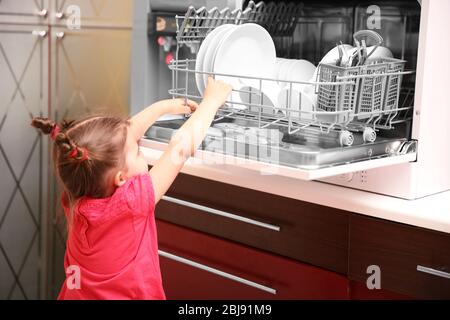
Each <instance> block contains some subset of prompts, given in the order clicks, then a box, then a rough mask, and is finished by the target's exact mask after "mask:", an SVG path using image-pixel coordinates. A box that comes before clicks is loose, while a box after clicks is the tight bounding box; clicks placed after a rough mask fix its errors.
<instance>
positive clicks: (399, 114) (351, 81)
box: [169, 59, 414, 146]
mask: <svg viewBox="0 0 450 320" xmlns="http://www.w3.org/2000/svg"><path fill="white" fill-rule="evenodd" d="M403 62H404V61H401V60H397V59H385V60H383V61H379V63H378V64H374V65H369V66H360V67H353V68H340V67H336V66H332V65H321V66H319V72H318V77H317V80H318V81H316V82H297V81H286V80H278V79H273V78H255V77H249V76H243V75H231V74H219V73H208V72H201V71H197V70H195V60H194V59H184V60H172V62H171V63H170V65H169V68H170V69H171V70H172V89H170V90H169V94H170V95H171V96H172V97H174V98H184V99H191V100H196V101H200V100H201V99H202V94H201V93H200V92H199V91H198V89H197V86H196V85H195V83H196V77H203V76H204V75H205V74H207V75H211V76H213V77H218V78H220V79H222V80H224V81H226V80H227V79H232V78H234V79H232V80H234V81H233V82H235V83H236V81H235V79H236V78H238V79H239V80H238V81H241V82H242V83H243V85H242V86H241V88H239V89H233V92H232V94H231V95H230V97H229V100H228V101H227V102H226V103H225V105H224V106H223V107H221V108H220V109H219V110H218V112H217V115H216V118H215V122H217V121H220V120H222V119H235V120H245V121H246V122H250V123H252V126H253V127H256V128H259V129H265V128H269V127H274V126H276V127H278V128H282V129H283V130H286V132H287V134H289V135H293V134H301V133H302V132H306V131H308V133H313V132H315V133H317V134H321V135H323V134H329V135H331V134H332V135H333V136H337V140H338V142H339V144H340V145H341V146H350V145H353V143H354V142H355V139H356V138H355V136H354V133H355V132H357V133H359V134H360V135H361V136H362V140H363V142H368V143H371V142H374V141H375V140H376V139H377V131H379V130H392V129H394V128H395V125H397V124H400V123H403V122H409V121H410V120H411V116H412V110H413V102H414V101H413V96H414V91H413V90H412V89H403V90H402V89H401V77H402V76H403V75H404V74H410V73H412V72H410V71H406V72H405V71H403ZM399 65H400V66H401V67H400V68H399ZM244 83H252V85H251V86H247V85H244ZM255 84H256V85H255ZM269 84H275V85H276V86H280V85H281V86H283V87H284V88H286V89H288V90H287V91H286V92H288V93H287V94H285V95H284V96H283V95H281V98H280V96H277V97H275V99H277V100H276V101H272V100H275V99H274V98H273V97H270V95H269V96H268V95H266V92H267V91H266V90H265V88H266V87H270V86H269ZM298 86H303V87H304V88H307V91H309V92H312V93H313V95H312V96H313V97H314V96H316V97H317V103H303V102H302V99H305V98H303V95H302V94H301V93H299V94H298V96H296V95H295V94H293V92H296V91H295V90H293V88H295V87H298ZM272 87H273V86H272Z"/></svg>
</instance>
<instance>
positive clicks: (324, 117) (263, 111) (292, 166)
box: [144, 1, 420, 180]
mask: <svg viewBox="0 0 450 320" xmlns="http://www.w3.org/2000/svg"><path fill="white" fill-rule="evenodd" d="M376 2H377V3H379V5H380V6H381V7H382V8H383V13H384V17H383V19H384V20H382V21H383V26H385V28H382V29H381V30H367V29H368V28H367V26H368V25H369V20H370V19H371V18H372V13H371V12H370V11H369V10H368V9H367V8H368V7H369V5H368V4H367V3H365V2H364V3H363V2H361V1H359V2H355V3H352V2H351V3H350V2H349V3H350V4H348V5H346V6H336V5H333V4H331V3H330V2H325V1H322V2H319V3H320V4H319V5H318V4H317V2H313V3H308V2H305V3H297V2H296V3H292V2H291V3H284V2H277V3H274V2H271V3H264V2H258V3H255V2H253V1H249V2H248V3H247V4H246V5H245V7H244V8H242V9H241V8H238V9H234V10H230V9H228V8H205V7H202V8H194V7H189V9H188V10H187V12H186V14H185V15H184V16H176V23H177V35H176V41H177V47H176V53H175V57H174V59H173V60H172V61H171V63H170V65H169V68H170V70H171V72H172V85H171V89H170V90H169V94H170V95H171V96H172V97H174V98H184V99H191V100H196V101H197V102H200V101H201V96H202V92H201V91H202V90H201V88H200V87H199V85H198V79H199V77H200V78H202V77H203V76H207V75H211V76H213V77H216V78H220V79H223V80H224V81H227V80H229V81H231V82H233V81H234V80H235V79H237V78H239V79H241V80H242V79H245V80H246V81H245V82H246V83H249V82H250V83H252V86H250V87H249V86H247V87H246V86H240V87H234V89H233V93H232V94H231V95H230V97H229V99H228V101H227V103H226V104H225V105H224V106H223V107H222V108H220V109H219V111H218V113H217V115H216V118H215V120H214V122H213V124H212V126H211V128H210V130H209V131H208V135H207V136H206V138H205V139H204V141H203V142H202V145H201V147H200V149H201V150H203V151H207V152H214V153H216V154H224V155H227V156H231V157H236V158H239V159H247V160H249V162H248V163H247V164H246V165H247V167H249V168H256V167H258V166H254V164H255V163H262V164H268V165H274V166H276V168H277V172H278V173H280V174H283V175H287V176H291V177H297V178H301V179H305V180H312V179H318V178H324V177H329V176H334V175H338V174H341V173H347V172H352V171H356V170H366V169H371V168H377V167H383V166H388V165H393V164H399V163H405V162H411V161H415V159H416V148H417V142H416V141H415V140H412V139H411V138H410V137H411V122H412V121H411V119H412V114H413V110H414V83H415V75H414V72H413V71H411V70H414V68H415V63H416V59H417V46H418V39H417V37H416V35H417V34H418V28H419V17H420V7H419V6H418V5H417V3H415V2H414V1H402V2H398V3H394V4H391V3H390V2H386V1H376ZM386 13H388V14H386ZM244 24H257V25H260V26H262V27H263V28H264V29H265V30H267V32H268V33H269V34H270V36H271V37H272V39H273V42H274V45H275V47H276V54H277V57H278V59H280V58H284V59H288V58H291V59H292V58H295V59H299V58H305V59H308V60H310V61H312V62H313V63H314V65H316V66H317V69H316V71H315V73H314V77H313V78H312V79H310V80H308V81H294V80H283V79H281V80H280V79H279V78H277V77H272V76H267V75H265V76H260V75H259V76H252V75H249V74H231V73H227V72H222V73H219V72H208V71H204V70H201V69H199V68H198V67H197V64H196V61H197V54H198V53H199V50H200V48H201V46H202V43H203V41H204V40H205V38H206V37H207V36H208V34H210V33H211V32H213V31H214V30H215V29H216V28H219V27H221V26H223V25H238V26H239V25H244ZM399 26H400V27H401V29H398V28H397V27H399ZM381 34H382V35H381ZM342 42H346V43H357V44H358V47H359V45H360V43H364V45H365V44H366V43H367V45H369V44H371V45H372V46H375V48H376V47H377V46H379V45H382V44H383V45H386V46H389V47H390V48H392V52H393V53H394V56H395V58H380V59H376V60H374V61H373V62H372V63H370V64H367V65H363V64H358V63H356V64H355V63H350V64H349V65H347V64H344V65H339V64H338V65H336V63H334V62H333V63H324V62H321V57H322V56H323V55H324V54H325V53H326V52H328V51H329V50H331V49H333V48H337V49H339V43H342ZM369 42H371V43H369ZM339 51H340V50H339ZM358 52H359V51H358ZM369 54H370V53H369ZM339 59H340V60H342V54H340V56H339ZM360 59H361V57H360ZM271 83H273V84H277V85H278V86H280V85H282V86H283V87H285V88H290V90H292V88H293V87H296V86H297V87H298V86H304V87H307V89H308V90H309V91H310V92H313V94H314V96H315V97H316V101H315V103H314V104H313V105H312V106H311V105H309V108H302V107H301V106H302V105H303V104H302V103H301V99H302V96H301V95H299V96H295V95H293V94H286V95H285V97H284V98H283V101H284V102H283V103H279V104H277V105H274V104H272V103H270V101H269V99H267V97H266V96H265V94H264V88H263V87H264V86H266V85H268V84H271ZM288 90H289V89H288ZM289 92H291V91H289ZM299 101H300V102H299ZM294 104H296V105H295V106H294ZM185 121H186V118H185V117H180V118H178V119H170V120H162V121H158V122H156V123H155V124H154V125H153V126H152V127H151V128H150V129H149V131H148V132H147V134H146V135H147V137H148V138H149V139H150V140H152V141H158V142H168V141H170V139H171V137H172V135H173V134H174V133H175V131H176V130H177V129H179V128H180V127H181V125H182V124H183V123H184V122H185ZM144 145H145V142H144ZM255 161H256V162H255ZM244 162H245V161H244ZM242 163H243V162H241V164H242ZM280 169H281V170H280Z"/></svg>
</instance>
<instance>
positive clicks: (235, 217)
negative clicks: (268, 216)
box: [162, 196, 280, 231]
mask: <svg viewBox="0 0 450 320" xmlns="http://www.w3.org/2000/svg"><path fill="white" fill-rule="evenodd" d="M162 199H163V200H166V201H169V202H172V203H176V204H179V205H182V206H185V207H189V208H193V209H197V210H200V211H203V212H206V213H210V214H213V215H217V216H222V217H225V218H229V219H233V220H238V221H241V222H245V223H248V224H252V225H255V226H258V227H262V228H266V229H270V230H274V231H280V227H279V226H276V225H273V224H269V223H264V222H261V221H257V220H253V219H249V218H245V217H242V216H238V215H236V214H233V213H229V212H225V211H222V210H217V209H213V208H210V207H206V206H202V205H200V204H196V203H192V202H189V201H185V200H181V199H177V198H173V197H169V196H162Z"/></svg>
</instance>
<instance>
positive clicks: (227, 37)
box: [195, 23, 276, 109]
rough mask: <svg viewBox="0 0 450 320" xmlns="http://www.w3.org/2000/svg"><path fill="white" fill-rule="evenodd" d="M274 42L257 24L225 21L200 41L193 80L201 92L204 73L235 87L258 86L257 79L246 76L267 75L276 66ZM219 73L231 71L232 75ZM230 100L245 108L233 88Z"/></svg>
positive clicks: (268, 75)
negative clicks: (194, 79)
mask: <svg viewBox="0 0 450 320" xmlns="http://www.w3.org/2000/svg"><path fill="white" fill-rule="evenodd" d="M275 59H276V53H275V45H274V43H273V40H272V38H271V36H270V34H269V33H268V32H267V31H266V30H265V29H264V28H263V27H261V26H260V25H257V24H253V23H246V24H243V25H233V24H225V25H222V26H219V27H217V28H215V29H214V30H212V31H211V32H210V33H209V34H208V35H207V36H206V38H205V40H204V41H203V42H202V45H201V46H200V49H199V51H198V54H197V60H196V64H195V70H196V71H197V72H206V73H204V74H202V73H196V83H197V87H198V90H199V92H200V94H203V92H204V91H205V87H206V83H207V80H208V74H207V73H214V74H216V76H215V79H217V80H223V81H225V82H227V83H229V84H230V85H232V87H233V89H234V90H240V89H241V88H242V87H244V86H250V87H257V86H258V83H257V82H258V81H257V80H255V79H250V78H245V77H253V78H260V77H262V78H270V77H271V76H272V75H273V72H274V66H275ZM220 74H229V75H234V76H235V77H230V76H224V75H220ZM229 100H231V101H233V102H234V103H233V104H232V106H233V107H235V108H239V109H245V108H246V107H245V105H244V104H243V103H242V100H241V99H240V95H239V93H238V92H236V91H233V92H232V93H231V97H229Z"/></svg>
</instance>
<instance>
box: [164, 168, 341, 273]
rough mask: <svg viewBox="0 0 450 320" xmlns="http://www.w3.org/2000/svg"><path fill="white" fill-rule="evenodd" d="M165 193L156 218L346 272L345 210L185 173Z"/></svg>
mask: <svg viewBox="0 0 450 320" xmlns="http://www.w3.org/2000/svg"><path fill="white" fill-rule="evenodd" d="M167 196H168V197H169V198H167V197H166V198H165V200H162V201H160V202H159V203H158V205H157V207H156V215H157V217H158V218H159V219H161V220H165V221H169V222H172V223H176V224H179V225H182V226H186V227H189V228H192V229H195V230H199V231H203V232H206V233H209V234H212V235H215V236H220V237H223V238H226V239H230V240H233V241H236V242H239V243H243V244H246V245H250V246H252V247H256V248H259V249H262V250H266V251H269V252H273V253H277V254H280V255H283V256H286V257H290V258H294V259H297V260H300V261H303V262H306V263H311V264H313V265H316V266H319V267H323V268H326V269H329V270H332V271H336V272H339V273H342V274H346V273H347V268H348V264H347V261H348V256H347V246H348V213H347V212H345V211H341V210H337V209H333V208H328V207H323V206H319V205H315V204H312V203H307V202H302V201H297V200H293V199H289V198H285V197H280V196H275V195H272V194H268V193H264V192H259V191H255V190H249V189H245V188H241V187H237V186H233V185H229V184H224V183H219V182H216V181H211V180H207V179H202V178H198V177H194V176H189V175H184V174H180V175H179V176H178V177H177V179H176V180H175V182H174V184H173V185H172V187H171V188H170V190H169V191H168V193H167ZM217 211H219V212H217ZM230 215H231V217H230ZM236 218H238V219H236ZM248 219H250V221H249V220H248ZM277 228H279V230H277Z"/></svg>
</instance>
